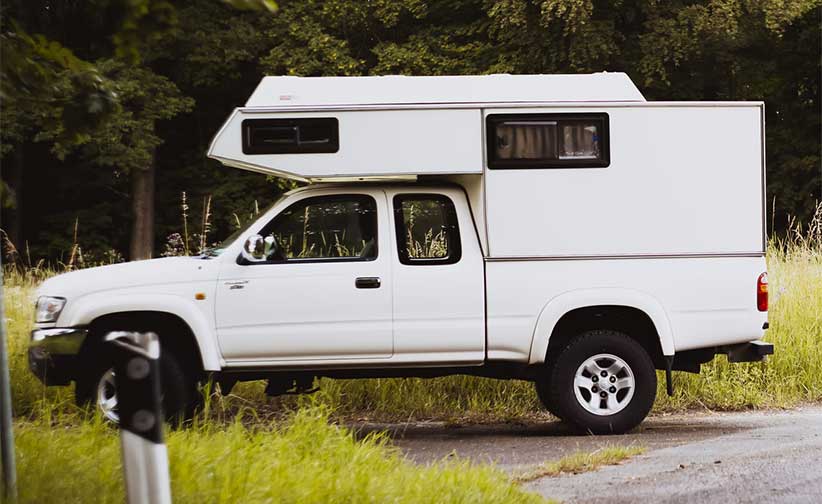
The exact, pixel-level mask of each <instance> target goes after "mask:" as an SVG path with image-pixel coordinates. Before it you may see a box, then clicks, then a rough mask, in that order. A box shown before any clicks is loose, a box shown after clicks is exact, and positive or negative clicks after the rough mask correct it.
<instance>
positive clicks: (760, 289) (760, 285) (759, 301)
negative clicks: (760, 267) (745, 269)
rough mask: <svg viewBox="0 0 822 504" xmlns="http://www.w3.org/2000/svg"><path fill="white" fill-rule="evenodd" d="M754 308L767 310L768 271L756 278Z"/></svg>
mask: <svg viewBox="0 0 822 504" xmlns="http://www.w3.org/2000/svg"><path fill="white" fill-rule="evenodd" d="M756 308H757V309H758V310H759V311H768V273H767V272H765V273H762V274H761V275H759V278H758V279H757V280H756Z"/></svg>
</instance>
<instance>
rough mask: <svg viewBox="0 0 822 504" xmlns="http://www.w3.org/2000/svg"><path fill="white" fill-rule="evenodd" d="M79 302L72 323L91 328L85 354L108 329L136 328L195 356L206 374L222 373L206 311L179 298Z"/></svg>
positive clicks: (137, 297) (110, 298)
mask: <svg viewBox="0 0 822 504" xmlns="http://www.w3.org/2000/svg"><path fill="white" fill-rule="evenodd" d="M78 301H81V302H80V303H77V304H75V306H73V307H72V308H73V309H72V313H71V317H70V319H69V320H68V324H69V325H70V326H73V327H74V326H87V327H89V337H88V338H87V341H86V342H85V343H84V345H83V348H81V352H83V351H88V350H89V349H92V348H94V345H97V344H98V343H99V338H101V337H102V334H101V333H102V332H104V331H106V329H108V330H112V329H121V330H122V329H130V328H132V327H133V328H134V330H144V331H147V330H155V331H157V333H158V334H159V336H160V338H161V343H162V344H163V345H164V346H166V347H168V348H171V349H173V350H174V351H179V352H183V355H191V356H192V358H193V359H195V361H196V363H197V365H198V368H199V369H200V370H202V371H219V370H220V368H221V365H220V354H219V351H218V349H217V346H216V342H215V339H214V337H213V330H212V328H211V326H210V324H208V322H207V320H206V318H205V316H204V314H203V312H202V311H200V310H199V309H198V308H197V307H194V306H190V303H186V302H185V301H184V300H182V299H180V298H179V297H176V296H163V295H159V296H157V295H154V296H141V295H110V296H108V297H106V298H98V296H94V299H90V298H84V299H81V300H78ZM164 333H165V334H164ZM175 333H178V334H179V336H175Z"/></svg>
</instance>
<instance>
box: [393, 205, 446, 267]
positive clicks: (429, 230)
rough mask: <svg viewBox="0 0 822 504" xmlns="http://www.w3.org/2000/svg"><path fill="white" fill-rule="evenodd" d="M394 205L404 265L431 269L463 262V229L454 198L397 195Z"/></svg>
mask: <svg viewBox="0 0 822 504" xmlns="http://www.w3.org/2000/svg"><path fill="white" fill-rule="evenodd" d="M393 204H394V224H395V227H396V230H395V231H396V235H397V254H398V256H399V260H400V263H402V264H406V265H413V266H426V265H427V266H431V265H442V264H454V263H456V262H458V261H459V260H460V257H461V256H462V249H461V245H460V230H459V224H458V223H457V211H456V208H455V207H454V202H453V201H451V198H449V197H447V196H445V195H443V194H417V193H407V194H397V195H395V196H394V201H393Z"/></svg>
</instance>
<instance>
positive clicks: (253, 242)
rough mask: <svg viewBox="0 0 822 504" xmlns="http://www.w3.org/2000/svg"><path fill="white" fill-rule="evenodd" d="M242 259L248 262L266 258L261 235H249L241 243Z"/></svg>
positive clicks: (264, 245)
mask: <svg viewBox="0 0 822 504" xmlns="http://www.w3.org/2000/svg"><path fill="white" fill-rule="evenodd" d="M242 255H243V259H244V260H245V261H247V262H250V263H256V262H262V261H265V260H266V243H265V240H264V239H263V237H262V236H260V235H253V236H249V237H248V239H247V240H246V241H245V245H243V252H242Z"/></svg>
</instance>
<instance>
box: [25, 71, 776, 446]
mask: <svg viewBox="0 0 822 504" xmlns="http://www.w3.org/2000/svg"><path fill="white" fill-rule="evenodd" d="M763 139H764V104H763V103H761V102H648V101H646V100H645V99H644V98H643V96H642V94H641V93H640V92H639V90H638V89H637V88H636V86H635V85H634V84H633V83H632V82H631V80H630V79H629V78H628V76H627V75H625V74H622V73H597V74H590V75H486V76H453V77H404V76H385V77H307V78H303V77H265V78H263V80H262V82H260V84H259V86H258V87H257V89H256V90H255V91H254V92H253V94H252V95H251V97H250V98H249V100H248V102H247V103H246V105H245V106H244V107H240V108H237V109H235V110H234V111H233V112H232V113H231V115H230V116H229V118H228V120H227V121H226V122H225V124H224V125H223V127H222V128H221V129H220V130H219V132H218V133H217V135H216V136H215V137H214V140H213V142H212V144H211V146H210V148H209V151H208V155H209V157H211V158H214V159H216V160H219V161H220V162H221V163H223V164H224V165H226V166H229V167H234V168H239V169H243V170H251V171H255V172H259V173H263V174H267V175H274V176H277V177H285V178H289V179H292V180H296V181H300V182H302V183H304V184H303V186H302V187H300V188H299V189H295V190H293V191H290V192H288V193H286V194H285V195H283V196H282V197H281V198H280V199H279V200H277V201H276V203H274V204H273V206H271V208H270V209H269V210H267V211H266V212H264V213H263V214H261V216H260V217H259V219H258V220H256V221H255V222H253V223H251V224H250V225H248V226H247V227H245V228H243V229H241V230H239V231H238V232H237V233H235V235H234V236H232V237H230V238H229V239H227V240H225V241H224V242H223V243H222V244H221V245H219V246H216V247H214V248H213V249H211V250H209V251H208V252H207V253H206V254H204V255H203V256H200V257H194V258H191V257H189V258H169V259H159V260H151V261H142V262H139V263H128V264H122V265H115V266H107V267H103V268H94V269H91V270H83V271H78V272H73V273H69V274H66V275H61V276H58V277H55V278H53V279H50V280H48V281H46V282H45V283H44V284H43V286H42V287H41V288H40V292H39V295H40V297H39V299H38V304H37V326H38V327H37V330H35V331H34V332H33V335H32V343H31V349H30V361H31V367H32V369H33V370H34V371H35V373H37V374H38V375H39V376H41V377H42V378H43V379H44V381H46V382H47V383H52V384H66V383H68V382H69V381H71V380H75V381H76V382H77V394H78V400H80V401H94V402H97V403H98V404H100V406H101V408H103V411H104V412H105V413H106V414H107V416H109V417H110V418H112V419H116V397H114V396H113V389H112V388H111V387H110V386H109V385H110V383H111V380H112V376H111V373H110V371H109V367H110V366H109V364H108V363H107V361H105V359H103V356H102V355H101V352H100V348H101V347H100V341H101V339H102V337H103V335H104V334H105V333H106V332H107V331H111V330H151V331H154V332H156V333H157V334H158V335H159V336H160V340H161V345H162V347H163V356H164V357H163V362H164V368H163V369H164V373H165V374H164V379H165V385H164V387H165V388H166V389H167V390H166V394H165V399H164V400H165V402H166V407H167V409H168V410H169V412H172V413H177V414H179V413H184V414H185V413H187V412H190V411H191V407H192V406H193V405H194V404H195V403H196V400H195V397H196V384H197V382H198V381H200V380H203V379H205V378H206V377H208V376H212V377H214V378H215V379H216V380H218V381H219V382H220V383H221V385H222V386H223V390H226V389H228V388H230V387H231V386H232V385H233V383H235V382H237V381H240V380H252V379H266V380H268V386H267V389H266V390H267V392H268V393H269V394H271V395H279V394H285V393H295V392H306V391H309V390H311V389H312V388H313V386H314V383H315V380H316V379H317V378H319V377H329V378H358V377H363V378H366V377H412V376H413V377H435V376H444V375H451V374H468V375H477V376H487V377H493V378H499V379H519V380H529V381H532V382H533V383H534V384H535V387H536V392H537V394H538V396H539V398H540V400H541V401H542V403H543V404H544V405H545V407H546V408H547V410H548V411H550V412H551V413H553V414H554V415H556V416H557V417H559V418H561V419H563V420H564V421H566V422H568V423H569V424H571V425H573V426H575V427H577V428H579V429H581V430H583V431H588V432H592V433H619V432H625V431H627V430H630V429H632V428H634V427H636V426H637V425H638V424H639V423H640V422H641V421H642V420H643V419H644V418H645V416H646V415H647V414H648V412H649V411H650V409H651V406H652V405H653V402H654V399H655V397H656V393H657V370H660V371H662V372H663V373H664V374H663V376H664V377H665V381H666V383H667V390H668V393H671V391H672V382H671V373H672V371H675V370H676V371H688V372H699V369H700V365H701V364H702V363H705V362H708V361H709V360H711V359H713V358H714V356H716V355H718V354H724V355H726V356H727V358H728V359H729V360H730V361H731V362H746V361H759V360H762V359H764V358H765V356H766V355H768V354H771V353H772V352H773V346H772V345H770V344H767V343H764V342H763V341H761V338H762V337H763V336H764V331H765V330H766V329H767V327H768V322H767V308H768V307H767V302H768V293H767V273H766V265H765V213H764V208H765V207H764V184H765V166H764V140H763Z"/></svg>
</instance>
